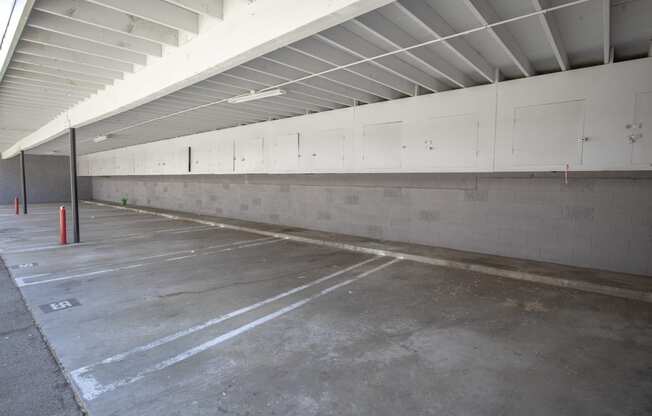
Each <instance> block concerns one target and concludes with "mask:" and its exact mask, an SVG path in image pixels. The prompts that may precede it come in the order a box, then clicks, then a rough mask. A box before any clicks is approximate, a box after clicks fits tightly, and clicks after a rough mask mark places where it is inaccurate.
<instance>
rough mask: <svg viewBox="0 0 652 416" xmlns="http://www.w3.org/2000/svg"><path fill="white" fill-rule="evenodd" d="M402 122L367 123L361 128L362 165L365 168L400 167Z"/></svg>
mask: <svg viewBox="0 0 652 416" xmlns="http://www.w3.org/2000/svg"><path fill="white" fill-rule="evenodd" d="M402 133H403V122H402V121H395V122H389V123H378V124H367V125H365V126H364V127H363V128H362V166H363V167H364V168H367V169H373V170H376V169H398V168H400V167H401V156H400V150H401V137H402Z"/></svg>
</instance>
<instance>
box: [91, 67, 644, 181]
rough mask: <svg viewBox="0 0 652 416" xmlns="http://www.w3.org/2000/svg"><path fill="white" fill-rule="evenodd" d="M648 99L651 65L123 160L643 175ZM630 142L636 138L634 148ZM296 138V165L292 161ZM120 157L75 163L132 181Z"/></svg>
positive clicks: (137, 149) (511, 84)
mask: <svg viewBox="0 0 652 416" xmlns="http://www.w3.org/2000/svg"><path fill="white" fill-rule="evenodd" d="M651 96H652V58H646V59H640V60H634V61H627V62H620V63H615V64H609V65H602V66H598V67H593V68H585V69H580V70H573V71H565V72H560V73H555V74H548V75H542V76H536V77H530V78H526V79H519V80H514V81H506V82H501V83H498V84H492V85H484V86H479V87H472V88H463V89H458V90H452V91H446V92H442V93H436V94H429V95H423V96H417V97H409V98H404V99H399V100H393V101H387V102H382V103H375V104H368V105H362V106H357V107H352V108H347V109H342V110H333V111H326V112H322V113H317V114H310V115H306V116H301V117H294V118H287V119H282V120H276V121H270V122H264V123H258V124H253V125H249V126H241V127H234V128H231V129H224V130H219V131H214V132H208V133H203V134H199V135H193V136H187V137H183V138H177V139H170V140H165V141H160V142H154V143H149V144H144V145H138V146H133V147H130V148H129V149H130V150H129V152H131V153H126V154H127V155H129V154H130V155H133V158H134V168H133V172H134V173H135V174H177V175H178V174H186V173H188V172H187V170H188V169H187V146H192V147H193V155H194V156H193V157H194V158H196V159H195V160H196V161H199V163H198V165H199V166H198V167H197V169H195V170H193V173H232V172H237V173H274V172H287V173H291V172H292V173H293V172H297V173H310V172H491V171H550V170H563V169H565V165H566V164H568V165H569V169H570V170H571V171H572V170H640V169H646V170H650V169H652V137H651V136H652V133H651V130H650V129H651V126H652V119H651V118H652V114H651V110H650V108H651V107H652V104H651V102H650V101H651V98H650V97H651ZM638 126H640V127H638ZM634 133H635V134H640V135H642V136H641V137H640V138H638V139H637V140H635V141H634V143H632V142H631V140H630V136H631V135H632V134H634ZM297 135H298V143H299V150H298V154H300V155H301V157H298V155H297V157H294V156H293V153H297V152H296V146H295V143H296V139H297ZM581 138H586V139H587V141H579V142H578V139H581ZM116 152H117V151H109V152H102V153H97V154H95V155H87V156H84V157H82V158H85V159H86V160H87V161H88V168H87V169H80V171H87V172H88V173H89V174H91V175H118V174H128V173H126V172H128V171H129V169H126V170H125V168H124V167H123V163H122V162H121V161H120V162H119V163H117V164H116V163H115V161H111V158H112V157H117V158H119V159H120V158H122V157H125V156H124V154H122V155H121V154H119V153H116ZM313 155H315V156H313ZM84 163H86V162H84ZM82 165H83V164H82Z"/></svg>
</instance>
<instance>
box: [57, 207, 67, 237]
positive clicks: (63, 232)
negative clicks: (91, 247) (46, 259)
mask: <svg viewBox="0 0 652 416" xmlns="http://www.w3.org/2000/svg"><path fill="white" fill-rule="evenodd" d="M59 243H60V244H61V245H66V244H68V230H67V228H66V207H59Z"/></svg>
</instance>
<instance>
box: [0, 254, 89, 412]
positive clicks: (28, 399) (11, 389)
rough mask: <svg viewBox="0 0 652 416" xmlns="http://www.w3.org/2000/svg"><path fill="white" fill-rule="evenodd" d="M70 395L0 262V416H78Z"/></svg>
mask: <svg viewBox="0 0 652 416" xmlns="http://www.w3.org/2000/svg"><path fill="white" fill-rule="evenodd" d="M81 414H82V413H81V410H80V409H79V406H78V405H77V402H75V398H74V395H73V391H72V389H71V388H70V386H69V385H68V383H67V382H66V379H65V377H64V376H63V374H62V373H61V370H60V368H59V366H58V364H57V362H56V361H55V360H54V357H53V356H52V354H51V352H50V349H49V348H48V346H47V345H46V344H45V341H44V340H43V338H42V337H41V333H40V332H39V330H38V328H37V327H36V324H35V323H34V320H33V319H32V314H31V313H30V312H29V310H27V308H26V307H25V303H24V302H23V299H22V298H21V296H20V293H19V292H18V289H17V288H16V286H15V284H14V283H13V282H12V281H11V277H10V276H9V272H8V271H7V269H6V268H5V267H4V264H2V261H0V416H16V415H48V416H81Z"/></svg>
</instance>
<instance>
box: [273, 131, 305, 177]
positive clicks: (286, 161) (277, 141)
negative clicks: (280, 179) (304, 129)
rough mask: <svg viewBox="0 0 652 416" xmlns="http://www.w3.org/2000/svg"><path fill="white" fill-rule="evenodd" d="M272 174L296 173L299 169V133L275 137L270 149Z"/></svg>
mask: <svg viewBox="0 0 652 416" xmlns="http://www.w3.org/2000/svg"><path fill="white" fill-rule="evenodd" d="M269 156H270V165H271V166H269V168H270V169H271V171H272V172H294V171H296V170H297V168H298V167H299V133H292V134H283V135H280V136H276V137H274V140H273V142H272V145H271V149H270V155H269Z"/></svg>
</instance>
